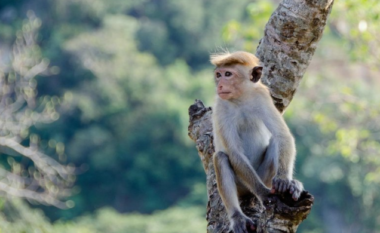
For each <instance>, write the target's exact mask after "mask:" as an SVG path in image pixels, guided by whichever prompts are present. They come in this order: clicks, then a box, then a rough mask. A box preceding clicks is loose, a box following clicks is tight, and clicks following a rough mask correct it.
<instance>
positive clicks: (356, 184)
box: [0, 0, 380, 233]
mask: <svg viewBox="0 0 380 233" xmlns="http://www.w3.org/2000/svg"><path fill="white" fill-rule="evenodd" d="M250 2H251V1H248V0H240V1H207V0H192V1H187V0H141V1H120V0H111V1H103V0H92V1H88V0H56V1H48V0H32V1H21V0H20V1H2V2H1V3H0V23H1V24H0V41H2V42H1V46H2V47H9V46H11V44H12V42H13V41H14V39H15V35H16V32H17V31H18V30H20V29H21V28H22V25H23V20H26V19H27V17H26V15H27V14H28V13H27V12H28V11H30V10H31V11H33V12H34V13H35V15H36V16H37V17H38V18H39V19H40V20H41V23H42V24H41V27H40V31H39V38H38V39H39V40H38V44H39V46H40V49H41V51H42V55H43V57H45V58H47V59H49V61H50V72H48V74H46V75H44V76H40V77H38V80H37V81H38V86H37V89H38V93H39V96H40V97H41V99H42V98H43V97H44V96H57V97H58V98H59V101H57V102H60V103H62V104H60V105H59V104H58V107H57V109H58V111H59V113H60V117H59V119H58V120H57V121H55V122H53V123H51V124H46V125H38V127H34V128H32V129H30V133H31V134H38V135H39V136H40V137H41V148H42V149H43V150H44V151H45V152H46V153H47V154H51V155H53V156H54V154H55V153H54V150H55V145H56V144H57V143H63V144H64V146H65V154H64V156H62V157H61V158H60V160H61V161H62V162H63V163H73V164H75V166H77V167H79V168H80V169H81V174H79V175H78V176H77V181H76V185H75V187H74V189H73V190H74V194H73V196H72V197H71V200H73V201H74V202H75V206H74V207H73V208H71V209H68V210H59V209H56V208H54V207H44V206H38V205H33V208H34V209H36V208H41V209H43V211H44V214H45V215H46V216H48V218H49V219H50V220H53V221H55V220H58V219H60V220H59V222H55V223H54V224H51V223H49V221H48V220H47V219H46V218H44V217H42V216H43V215H42V214H41V213H40V212H36V211H35V210H30V209H29V208H28V207H26V206H25V205H24V204H22V203H18V202H16V203H13V204H11V203H9V202H8V201H7V202H5V203H4V204H2V205H1V206H2V210H3V214H4V215H1V216H0V229H1V230H3V231H4V232H29V231H28V230H31V229H33V228H36V229H41V231H42V232H80V233H81V232H110V233H113V232H131V233H134V232H136V233H137V232H139V233H141V232H147V233H151V232H152V233H153V232H173V233H174V232H176V233H179V232H201V231H202V229H204V223H203V222H202V219H203V212H204V210H205V203H206V199H207V196H206V189H205V186H204V183H205V180H204V172H203V168H202V166H201V163H200V162H199V158H198V156H197V153H196V149H195V147H194V145H193V143H191V142H190V140H189V139H188V138H187V122H188V118H187V108H188V106H189V105H190V104H192V102H193V100H194V99H195V98H199V99H202V100H204V101H205V102H206V103H207V104H209V105H211V103H212V95H213V92H214V89H213V83H212V79H211V70H210V66H208V54H209V52H213V51H216V50H218V49H219V48H226V47H227V48H230V49H231V50H233V49H247V50H251V51H253V50H254V49H255V47H256V45H257V42H258V40H259V38H260V37H261V35H262V32H263V28H264V25H265V22H266V21H267V19H268V17H269V16H270V14H271V12H272V11H273V9H274V5H273V4H270V3H268V2H267V1H257V2H256V3H251V4H250V5H248V3H250ZM359 2H361V4H358V1H351V0H350V1H345V3H336V5H335V6H334V8H333V13H332V16H331V22H330V24H329V26H328V27H327V28H326V34H325V36H324V38H323V40H322V41H321V43H320V46H319V48H318V49H317V52H316V55H315V58H314V62H313V63H312V65H311V67H310V68H309V69H308V72H307V74H306V75H305V78H304V80H303V82H302V83H301V86H300V88H299V90H298V93H297V94H296V95H295V98H294V100H293V102H292V104H291V105H290V107H289V109H288V110H287V111H286V113H285V117H286V120H287V122H288V124H289V125H290V127H291V130H292V132H293V134H294V136H295V137H296V141H297V147H298V159H297V168H296V176H297V177H298V178H299V179H300V180H301V181H303V182H304V184H305V187H306V189H308V190H309V191H310V192H311V193H312V194H314V195H315V197H316V204H315V206H314V209H313V211H312V213H311V215H310V216H309V218H308V220H307V221H306V222H304V223H303V224H301V227H300V228H301V229H300V232H340V231H343V232H350V231H349V229H355V230H353V231H352V232H374V231H375V229H379V227H380V225H379V222H380V221H379V219H378V216H379V215H380V205H379V204H378V203H380V200H379V199H380V198H379V195H380V193H379V192H380V189H379V188H378V187H379V184H380V175H379V172H380V159H379V157H378V154H379V151H380V137H379V132H380V126H379V115H380V105H379V103H380V101H379V95H378V94H377V92H376V89H378V88H379V87H380V84H379V81H378V80H376V79H375V78H374V77H378V76H379V71H376V70H372V66H371V65H373V64H375V63H376V62H375V61H376V59H378V54H379V53H378V50H377V53H376V49H378V48H379V47H380V42H379V41H377V42H376V40H372V38H378V37H377V36H378V34H377V35H376V33H378V32H379V31H380V29H379V25H378V23H377V24H376V22H377V19H378V18H379V12H380V9H379V8H378V7H377V8H376V7H374V6H376V2H374V1H359ZM371 2H372V3H371ZM342 12H345V13H346V12H348V13H347V14H342ZM29 14H31V13H29ZM253 25H254V26H255V27H253ZM342 25H343V26H342ZM358 25H359V26H358ZM360 25H361V26H360ZM368 41H370V42H368ZM376 43H377V44H376ZM0 56H1V54H0ZM376 56H377V57H376ZM356 61H364V62H365V63H364V64H360V65H359V64H358V63H355V62H356ZM377 61H378V60H377ZM4 156H5V155H4ZM2 161H6V160H2ZM4 165H6V162H4ZM112 209H116V210H117V211H119V212H122V213H128V214H125V215H124V214H118V213H117V212H115V210H112ZM158 210H161V211H162V212H156V211H158ZM18 212H21V213H23V214H21V215H20V214H17V213H18ZM137 212H140V213H143V214H149V215H142V214H137ZM152 213H153V214H152ZM151 214H152V215H151ZM83 215H85V216H83ZM4 216H6V217H4ZM68 220H70V222H66V221H68ZM12 221H14V222H12ZM165 221H168V222H165ZM21 223H22V224H21ZM178 227H179V228H178ZM2 228H4V229H2ZM346 228H347V229H346ZM342 229H343V230H342ZM345 229H346V230H345ZM0 232H2V231H0Z"/></svg>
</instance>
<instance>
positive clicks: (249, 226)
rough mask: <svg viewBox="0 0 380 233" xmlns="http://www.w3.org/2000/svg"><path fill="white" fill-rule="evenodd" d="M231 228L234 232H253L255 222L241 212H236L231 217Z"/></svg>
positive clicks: (255, 225)
mask: <svg viewBox="0 0 380 233" xmlns="http://www.w3.org/2000/svg"><path fill="white" fill-rule="evenodd" d="M231 228H232V230H233V232H234V233H253V232H255V230H256V228H257V224H256V223H255V222H254V221H252V220H251V219H250V218H248V217H247V216H245V215H244V214H242V213H238V212H237V213H236V214H234V215H233V216H232V217H231Z"/></svg>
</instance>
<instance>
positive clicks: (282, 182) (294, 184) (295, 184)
mask: <svg viewBox="0 0 380 233" xmlns="http://www.w3.org/2000/svg"><path fill="white" fill-rule="evenodd" d="M302 190H303V185H302V183H301V182H299V181H298V180H289V179H282V178H278V177H275V178H273V180H272V193H286V192H289V193H290V194H292V198H293V199H294V200H295V201H297V200H298V198H299V197H300V195H301V192H302Z"/></svg>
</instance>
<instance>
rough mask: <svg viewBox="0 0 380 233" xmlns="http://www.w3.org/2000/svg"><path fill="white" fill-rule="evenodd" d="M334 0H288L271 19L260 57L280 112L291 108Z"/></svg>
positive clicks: (259, 47)
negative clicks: (290, 104)
mask: <svg viewBox="0 0 380 233" xmlns="http://www.w3.org/2000/svg"><path fill="white" fill-rule="evenodd" d="M332 5H333V0H284V1H283V2H282V3H281V4H280V5H279V7H278V8H277V10H276V11H275V12H274V13H273V14H272V16H271V17H270V19H269V21H268V23H267V25H266V27H265V34H264V38H262V39H261V41H260V44H259V46H258V47H257V51H256V56H257V57H258V58H259V59H260V61H261V62H262V63H263V66H264V68H263V79H262V81H263V83H264V84H265V85H267V86H268V87H269V89H270V91H271V95H272V98H273V100H274V103H275V105H276V107H277V109H278V110H279V111H280V112H283V111H284V110H285V108H286V107H287V106H288V105H289V103H290V101H291V100H292V98H293V95H294V93H295V91H296V89H297V87H298V85H299V83H300V81H301V78H302V76H303V74H304V73H305V70H306V68H307V67H308V66H309V63H310V61H311V58H312V56H313V54H314V51H315V49H316V48H317V43H318V41H319V40H320V39H321V37H322V32H323V29H324V27H325V25H326V21H327V17H328V15H329V13H330V11H331V8H332Z"/></svg>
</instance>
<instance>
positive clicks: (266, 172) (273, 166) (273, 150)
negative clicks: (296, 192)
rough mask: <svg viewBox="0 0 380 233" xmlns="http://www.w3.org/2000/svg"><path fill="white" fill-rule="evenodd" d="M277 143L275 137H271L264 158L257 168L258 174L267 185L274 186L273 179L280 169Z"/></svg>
mask: <svg viewBox="0 0 380 233" xmlns="http://www.w3.org/2000/svg"><path fill="white" fill-rule="evenodd" d="M277 151H278V150H277V144H276V142H275V141H274V139H273V138H271V139H270V141H269V145H268V147H267V150H266V152H265V154H264V159H263V161H262V163H261V164H260V166H259V168H258V169H257V174H258V175H259V176H260V178H261V180H262V181H263V183H264V184H265V185H266V186H267V187H272V179H273V177H274V176H275V175H276V173H277V170H278V153H277Z"/></svg>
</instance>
